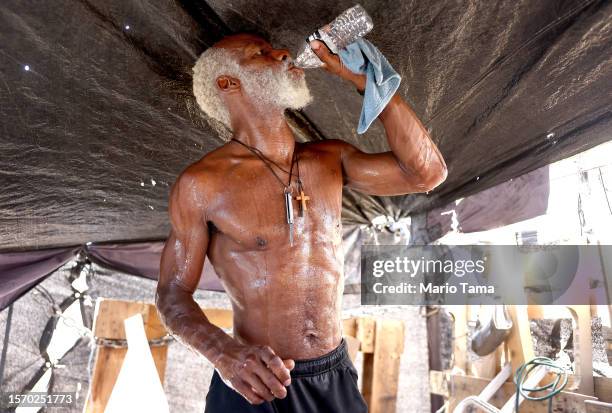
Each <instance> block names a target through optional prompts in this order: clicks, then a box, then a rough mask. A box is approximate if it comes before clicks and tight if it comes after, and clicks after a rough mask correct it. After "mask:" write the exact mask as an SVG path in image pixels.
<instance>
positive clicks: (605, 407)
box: [584, 400, 612, 413]
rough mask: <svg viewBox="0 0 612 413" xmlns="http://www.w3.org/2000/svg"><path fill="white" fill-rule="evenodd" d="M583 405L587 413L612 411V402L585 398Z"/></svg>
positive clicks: (607, 412)
mask: <svg viewBox="0 0 612 413" xmlns="http://www.w3.org/2000/svg"><path fill="white" fill-rule="evenodd" d="M584 405H585V406H586V412H587V413H612V403H604V402H599V401H593V400H587V401H585V402H584Z"/></svg>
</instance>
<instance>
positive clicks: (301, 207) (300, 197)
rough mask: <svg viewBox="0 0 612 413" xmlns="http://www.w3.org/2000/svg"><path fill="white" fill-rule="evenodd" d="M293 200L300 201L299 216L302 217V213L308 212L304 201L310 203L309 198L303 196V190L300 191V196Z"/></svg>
mask: <svg viewBox="0 0 612 413" xmlns="http://www.w3.org/2000/svg"><path fill="white" fill-rule="evenodd" d="M295 199H296V201H300V216H304V211H306V210H308V208H307V207H306V201H310V197H309V196H307V195H306V194H304V191H303V190H300V195H298V196H296V197H295Z"/></svg>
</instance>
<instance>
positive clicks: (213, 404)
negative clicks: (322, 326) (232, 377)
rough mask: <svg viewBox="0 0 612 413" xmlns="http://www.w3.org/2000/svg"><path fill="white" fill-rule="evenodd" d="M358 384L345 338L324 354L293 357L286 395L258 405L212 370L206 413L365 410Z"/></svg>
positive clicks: (292, 412) (314, 412) (307, 412)
mask: <svg viewBox="0 0 612 413" xmlns="http://www.w3.org/2000/svg"><path fill="white" fill-rule="evenodd" d="M367 411H368V408H367V406H366V403H365V400H364V399H363V396H362V395H361V393H360V392H359V388H358V387H357V370H355V366H354V365H353V362H352V361H351V359H350V358H349V356H348V352H347V349H346V341H345V340H344V339H342V342H341V343H340V345H339V346H338V347H337V348H336V349H335V350H333V351H331V352H330V353H328V354H325V355H324V356H321V357H318V358H315V359H309V360H296V362H295V368H294V369H293V370H291V384H290V385H289V387H287V397H285V398H284V399H274V400H272V401H271V402H264V403H262V404H258V405H252V404H250V403H249V402H248V401H247V400H246V399H245V398H244V397H242V396H241V395H240V394H238V393H237V392H236V391H234V390H232V389H231V388H229V387H228V386H227V385H226V384H225V383H223V380H221V377H220V376H219V374H218V373H217V371H216V370H215V373H214V374H213V377H212V381H211V382H210V388H209V390H208V394H207V395H206V409H205V410H204V412H205V413H230V412H231V413H234V412H236V413H243V412H244V413H250V412H257V413H318V412H321V413H341V412H342V413H344V412H350V413H362V412H367Z"/></svg>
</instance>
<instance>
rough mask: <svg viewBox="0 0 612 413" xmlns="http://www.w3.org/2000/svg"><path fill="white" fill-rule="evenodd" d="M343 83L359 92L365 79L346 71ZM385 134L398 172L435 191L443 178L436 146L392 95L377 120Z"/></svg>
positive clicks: (402, 102) (444, 174) (412, 112)
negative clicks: (346, 81)
mask: <svg viewBox="0 0 612 413" xmlns="http://www.w3.org/2000/svg"><path fill="white" fill-rule="evenodd" d="M343 77H344V78H345V79H346V80H348V81H349V82H351V83H353V85H355V87H356V88H357V90H358V91H359V92H363V90H364V89H365V87H366V77H365V76H364V75H358V74H355V73H352V72H350V71H346V72H344V76H343ZM378 118H379V119H380V121H381V122H382V124H383V126H384V128H385V132H386V134H387V141H388V142H389V147H390V149H391V151H392V152H393V154H394V155H395V157H396V158H397V160H398V164H399V166H400V167H401V168H402V170H403V171H404V172H405V173H406V174H409V175H411V176H419V177H421V181H422V182H423V185H424V187H435V186H437V185H438V184H439V183H441V182H442V181H444V179H445V178H446V172H447V171H446V163H445V162H444V158H443V157H442V154H441V153H440V151H439V150H438V147H437V146H436V144H435V143H434V142H433V141H432V140H431V138H430V137H429V133H428V132H427V129H425V126H423V124H422V123H421V121H420V120H419V118H418V117H417V115H416V113H414V111H413V110H412V108H411V107H410V106H409V105H408V103H406V102H405V101H404V100H403V99H402V98H401V97H400V95H399V94H397V93H396V94H395V95H394V96H393V97H392V98H391V100H390V101H389V103H388V104H387V106H386V107H385V109H384V110H383V111H382V112H381V114H380V115H379V116H378Z"/></svg>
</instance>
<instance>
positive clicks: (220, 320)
mask: <svg viewBox="0 0 612 413" xmlns="http://www.w3.org/2000/svg"><path fill="white" fill-rule="evenodd" d="M202 311H203V312H204V315H206V318H208V321H210V322H211V323H212V324H214V325H216V326H217V327H219V328H225V329H227V328H232V327H233V326H234V314H233V311H232V310H226V309H222V308H202Z"/></svg>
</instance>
